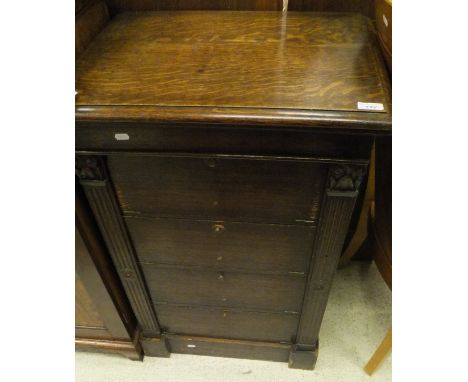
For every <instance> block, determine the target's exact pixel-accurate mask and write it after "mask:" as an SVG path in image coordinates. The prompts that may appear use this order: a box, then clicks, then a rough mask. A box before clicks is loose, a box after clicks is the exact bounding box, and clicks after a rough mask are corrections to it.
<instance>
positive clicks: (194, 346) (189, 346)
mask: <svg viewBox="0 0 468 382" xmlns="http://www.w3.org/2000/svg"><path fill="white" fill-rule="evenodd" d="M187 347H188V348H196V347H197V345H192V344H190V345H187Z"/></svg>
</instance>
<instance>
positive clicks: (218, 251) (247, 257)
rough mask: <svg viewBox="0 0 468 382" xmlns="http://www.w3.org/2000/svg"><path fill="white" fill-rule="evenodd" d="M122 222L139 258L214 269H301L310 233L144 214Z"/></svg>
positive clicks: (300, 229) (292, 227)
mask: <svg viewBox="0 0 468 382" xmlns="http://www.w3.org/2000/svg"><path fill="white" fill-rule="evenodd" d="M125 221H126V224H127V227H128V229H129V232H130V235H131V237H132V238H133V243H134V245H135V250H136V253H137V256H138V259H139V261H140V262H142V263H153V264H164V265H172V266H185V267H190V266H193V267H202V268H210V269H218V270H225V269H229V270H243V271H256V272H281V273H288V272H300V273H306V272H307V270H308V265H309V259H310V252H311V248H312V243H313V237H314V232H315V230H314V228H312V227H305V226H296V225H278V224H252V223H235V222H217V221H208V220H186V219H156V218H143V217H129V218H126V220H125ZM246 243H248V245H246Z"/></svg>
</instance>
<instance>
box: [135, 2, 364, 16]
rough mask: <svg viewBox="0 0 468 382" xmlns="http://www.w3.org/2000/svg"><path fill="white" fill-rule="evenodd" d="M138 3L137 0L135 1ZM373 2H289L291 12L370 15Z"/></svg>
mask: <svg viewBox="0 0 468 382" xmlns="http://www.w3.org/2000/svg"><path fill="white" fill-rule="evenodd" d="M134 1H136V0H134ZM371 1H372V0H288V10H290V11H313V12H360V13H362V14H364V15H369V13H370V10H371Z"/></svg>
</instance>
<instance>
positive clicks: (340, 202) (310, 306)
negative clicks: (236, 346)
mask: <svg viewBox="0 0 468 382" xmlns="http://www.w3.org/2000/svg"><path fill="white" fill-rule="evenodd" d="M365 172H366V166H365V165H359V164H356V165H331V166H330V168H329V175H328V183H327V189H326V190H325V195H324V199H323V204H322V211H321V214H320V219H319V224H318V227H317V235H316V237H315V244H314V249H313V254H312V261H311V265H310V270H309V276H308V280H307V286H306V292H305V297H304V303H303V306H302V313H301V320H300V323H299V329H298V332H297V337H296V345H295V346H294V347H293V348H292V350H291V355H290V362H289V367H292V368H300V369H313V368H314V366H315V360H316V357H317V351H318V333H319V329H320V325H321V323H322V318H323V314H324V312H325V307H326V304H327V300H328V294H329V292H330V285H331V279H332V278H333V275H334V273H335V270H336V266H337V264H338V260H339V258H340V254H341V250H342V247H343V244H344V240H345V237H346V233H347V230H348V226H349V222H350V220H351V215H352V212H353V209H354V205H355V203H356V199H357V196H358V192H359V187H360V185H361V183H362V180H363V177H364V175H365Z"/></svg>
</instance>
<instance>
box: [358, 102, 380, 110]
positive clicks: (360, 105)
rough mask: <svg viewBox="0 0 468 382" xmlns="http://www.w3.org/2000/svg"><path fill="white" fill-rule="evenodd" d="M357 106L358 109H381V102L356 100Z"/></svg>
mask: <svg viewBox="0 0 468 382" xmlns="http://www.w3.org/2000/svg"><path fill="white" fill-rule="evenodd" d="M357 108H358V109H359V110H378V111H380V110H383V109H384V107H383V103H376V102H358V103H357Z"/></svg>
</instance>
